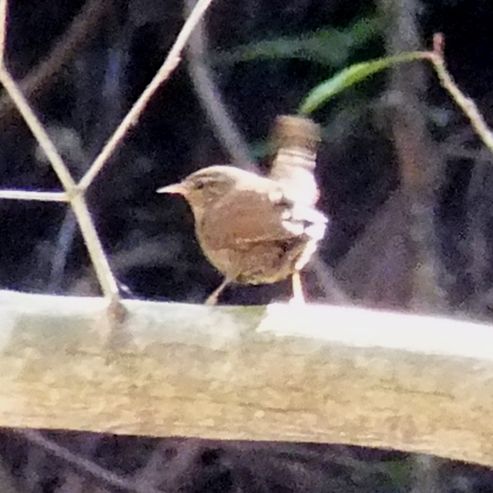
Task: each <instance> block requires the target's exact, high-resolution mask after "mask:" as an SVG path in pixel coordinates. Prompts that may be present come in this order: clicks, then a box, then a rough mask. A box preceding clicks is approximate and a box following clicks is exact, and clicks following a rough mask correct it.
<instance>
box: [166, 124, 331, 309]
mask: <svg viewBox="0 0 493 493" xmlns="http://www.w3.org/2000/svg"><path fill="white" fill-rule="evenodd" d="M295 118H297V117H295ZM297 145H298V144H297ZM285 149H286V147H283V148H282V150H283V152H284V151H285ZM296 152H298V151H296ZM311 155H312V151H311V150H310V156H311ZM279 156H280V150H279V151H278V154H277V157H278V158H279ZM278 161H279V159H278ZM275 163H276V161H275V162H274V164H275ZM281 165H282V159H281ZM313 166H314V164H313ZM295 168H296V167H295ZM276 169H277V170H278V171H280V177H279V178H280V179H272V178H270V177H263V176H260V175H257V174H255V173H251V172H248V171H244V170H241V169H239V168H235V167H233V166H220V165H217V166H209V167H207V168H203V169H201V170H199V171H196V172H195V173H192V174H191V175H189V176H187V177H186V178H185V179H184V180H183V181H181V182H180V183H176V184H173V185H169V186H166V187H163V188H160V189H159V190H158V192H160V193H178V194H181V195H183V197H184V198H185V199H186V200H187V201H188V203H189V204H190V207H191V209H192V212H193V215H194V219H195V232H196V235H197V239H198V241H199V244H200V246H201V248H202V250H203V252H204V254H205V256H206V257H207V258H208V259H209V261H210V262H211V264H212V265H213V266H214V267H216V269H218V270H219V271H220V272H221V273H222V274H223V275H224V277H225V279H224V282H223V283H222V284H221V286H219V288H218V289H216V291H214V293H213V294H212V295H211V296H210V297H209V300H208V302H209V303H215V302H216V301H217V297H218V295H219V294H220V292H221V291H222V290H223V289H224V287H225V286H226V285H227V284H229V283H231V282H237V283H243V284H270V283H274V282H277V281H281V280H283V279H286V278H288V277H289V276H291V275H293V274H294V275H297V274H298V273H299V272H300V271H301V269H302V268H303V267H304V266H305V265H306V263H307V262H308V260H309V259H310V257H311V255H312V253H313V252H314V251H315V250H316V247H317V243H318V242H319V241H320V240H321V239H322V237H323V235H324V232H325V227H326V223H327V219H326V217H325V216H324V215H323V214H322V213H321V212H319V211H318V210H316V209H315V208H314V207H313V204H314V202H315V200H316V198H317V195H318V190H317V189H316V185H315V189H313V185H311V181H310V177H309V176H308V177H307V180H305V181H304V182H303V183H307V184H308V187H311V188H310V190H311V191H310V194H311V195H310V197H307V195H306V194H305V195H298V196H297V195H296V193H295V192H296V188H293V185H294V184H295V183H296V182H297V181H299V178H300V177H299V176H297V177H296V179H295V180H291V181H290V179H289V178H290V175H289V173H287V174H286V173H285V172H284V170H283V169H282V166H278V167H277V168H276V167H275V166H274V167H273V171H274V170H276ZM303 172H304V171H303ZM310 173H311V175H312V181H313V183H314V179H313V169H312V170H310ZM314 194H316V195H314ZM304 198H305V200H303V199H304Z"/></svg>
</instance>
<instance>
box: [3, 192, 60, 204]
mask: <svg viewBox="0 0 493 493" xmlns="http://www.w3.org/2000/svg"><path fill="white" fill-rule="evenodd" d="M0 199H13V200H39V201H41V202H69V198H68V196H67V194H66V193H64V192H36V191H33V190H0Z"/></svg>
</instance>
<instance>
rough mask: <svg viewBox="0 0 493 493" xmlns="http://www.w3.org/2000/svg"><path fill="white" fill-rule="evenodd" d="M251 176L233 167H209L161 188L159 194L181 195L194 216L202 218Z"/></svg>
mask: <svg viewBox="0 0 493 493" xmlns="http://www.w3.org/2000/svg"><path fill="white" fill-rule="evenodd" d="M245 174H247V175H248V174H249V173H248V172H246V171H243V170H241V169H239V168H234V167H233V166H220V165H216V166H209V167H207V168H203V169H200V170H199V171H196V172H195V173H192V174H191V175H188V176H187V177H186V178H185V179H183V180H182V181H180V182H178V183H173V184H172V185H167V186H165V187H162V188H159V189H158V190H157V193H172V194H179V195H182V196H183V197H185V199H186V200H187V202H188V203H189V204H190V206H191V208H192V210H193V212H194V215H195V216H196V217H201V216H202V213H203V211H204V210H205V209H206V208H209V207H212V206H213V205H214V203H215V202H217V201H218V200H219V199H220V198H222V197H224V196H225V195H226V194H227V193H228V192H230V191H231V190H233V189H234V188H235V187H237V185H238V182H239V181H241V179H242V177H243V178H244V176H245Z"/></svg>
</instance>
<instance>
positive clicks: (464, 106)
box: [429, 34, 493, 153]
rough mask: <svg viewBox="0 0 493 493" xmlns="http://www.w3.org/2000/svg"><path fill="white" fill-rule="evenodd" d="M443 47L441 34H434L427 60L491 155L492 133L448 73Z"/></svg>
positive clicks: (492, 149) (471, 102)
mask: <svg viewBox="0 0 493 493" xmlns="http://www.w3.org/2000/svg"><path fill="white" fill-rule="evenodd" d="M443 45H444V42H443V36H442V35H441V34H435V36H434V38H433V51H431V52H429V60H430V62H431V63H432V64H433V67H434V68H435V71H436V73H437V76H438V79H439V80H440V83H441V84H442V86H443V88H444V89H445V90H446V91H447V92H448V93H449V94H450V97H451V98H452V99H453V100H454V101H455V103H456V104H457V106H459V108H460V109H461V110H462V111H463V112H464V114H465V115H466V116H467V118H469V121H470V122H471V125H472V127H473V128H474V130H475V131H476V133H477V134H478V136H479V138H480V139H481V141H482V142H483V144H484V145H485V146H486V147H487V148H488V150H489V151H490V152H491V153H493V133H492V131H491V130H490V128H489V127H488V125H487V124H486V122H485V121H484V118H483V115H482V114H481V113H480V111H479V110H478V107H477V106H476V104H475V103H474V101H473V100H472V99H470V98H468V97H467V96H466V95H465V94H464V93H463V92H462V91H461V90H460V89H459V87H458V86H457V84H456V82H455V81H454V79H453V77H452V76H451V75H450V72H449V71H448V70H447V67H446V65H445V59H444V57H443Z"/></svg>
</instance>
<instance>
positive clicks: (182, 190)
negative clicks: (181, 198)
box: [156, 182, 187, 195]
mask: <svg viewBox="0 0 493 493" xmlns="http://www.w3.org/2000/svg"><path fill="white" fill-rule="evenodd" d="M156 193H177V194H180V195H186V193H187V187H186V186H185V185H184V184H183V183H181V182H180V183H173V184H172V185H167V186H166V187H161V188H158V189H157V190H156Z"/></svg>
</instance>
